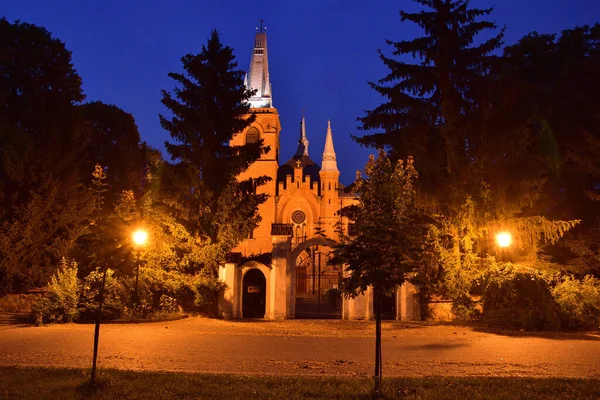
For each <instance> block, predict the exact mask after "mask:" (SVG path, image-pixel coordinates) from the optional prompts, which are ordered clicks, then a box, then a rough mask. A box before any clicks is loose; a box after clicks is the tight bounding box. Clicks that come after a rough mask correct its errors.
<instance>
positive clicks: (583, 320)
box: [552, 275, 600, 329]
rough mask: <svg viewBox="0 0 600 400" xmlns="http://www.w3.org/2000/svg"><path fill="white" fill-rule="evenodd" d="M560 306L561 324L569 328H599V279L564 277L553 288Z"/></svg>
mask: <svg viewBox="0 0 600 400" xmlns="http://www.w3.org/2000/svg"><path fill="white" fill-rule="evenodd" d="M552 294H553V295H554V299H555V300H556V302H557V303H558V305H559V306H560V311H561V315H562V317H563V326H564V327H565V328H570V329H600V280H599V279H597V278H594V277H592V276H589V275H588V276H586V277H585V278H584V279H583V280H577V279H574V278H573V277H569V276H568V277H566V278H565V279H564V280H563V281H562V282H561V283H559V284H558V285H557V286H556V287H555V288H554V289H553V290H552Z"/></svg>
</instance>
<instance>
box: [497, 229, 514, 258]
mask: <svg viewBox="0 0 600 400" xmlns="http://www.w3.org/2000/svg"><path fill="white" fill-rule="evenodd" d="M496 244H497V245H498V248H499V251H498V255H499V256H500V260H501V261H510V256H509V254H508V248H509V247H510V246H511V245H512V235H511V234H510V232H508V231H503V232H498V233H497V234H496Z"/></svg>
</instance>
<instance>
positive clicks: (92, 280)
mask: <svg viewBox="0 0 600 400" xmlns="http://www.w3.org/2000/svg"><path fill="white" fill-rule="evenodd" d="M102 274H103V272H102V271H100V270H99V269H96V270H95V271H92V272H91V273H90V274H89V275H88V276H86V277H85V281H84V285H83V294H82V296H81V302H80V303H79V308H80V312H81V317H82V319H85V320H93V319H95V318H96V314H97V312H98V311H97V310H98V304H99V301H100V287H101V285H102ZM129 296H130V293H129V291H127V290H125V288H124V287H123V285H122V284H121V283H120V282H119V281H117V279H115V277H114V271H113V270H111V269H110V268H109V269H108V271H107V272H106V282H105V285H104V303H103V305H102V319H108V320H112V319H118V318H120V317H121V314H122V313H123V309H124V308H125V305H126V304H129V303H128V302H129Z"/></svg>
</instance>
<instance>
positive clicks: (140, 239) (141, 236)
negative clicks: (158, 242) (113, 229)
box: [133, 229, 148, 246]
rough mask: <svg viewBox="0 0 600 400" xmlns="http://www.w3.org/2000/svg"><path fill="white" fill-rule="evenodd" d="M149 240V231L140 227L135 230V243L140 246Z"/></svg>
mask: <svg viewBox="0 0 600 400" xmlns="http://www.w3.org/2000/svg"><path fill="white" fill-rule="evenodd" d="M147 241H148V232H146V231H144V230H142V229H138V230H137V231H135V232H133V242H134V243H135V244H137V245H138V246H143V245H145V244H146V242H147Z"/></svg>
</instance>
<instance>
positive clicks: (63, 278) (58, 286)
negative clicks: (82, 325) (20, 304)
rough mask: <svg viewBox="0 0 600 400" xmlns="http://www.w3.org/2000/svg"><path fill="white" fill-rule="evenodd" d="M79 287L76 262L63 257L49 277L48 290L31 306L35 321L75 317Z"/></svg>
mask: <svg viewBox="0 0 600 400" xmlns="http://www.w3.org/2000/svg"><path fill="white" fill-rule="evenodd" d="M79 288H80V286H79V281H78V279H77V263H76V262H75V261H70V262H69V261H67V260H66V259H65V258H63V259H62V260H61V266H60V268H59V269H58V271H56V273H55V274H54V276H52V278H51V279H50V283H49V284H48V292H47V293H46V295H45V296H44V297H43V298H42V299H41V300H40V301H39V302H38V303H37V304H36V305H35V306H34V308H33V311H32V313H33V317H34V320H35V323H36V324H37V325H41V324H47V323H53V322H63V323H64V322H72V321H74V320H75V319H77V317H78V315H79V312H78V310H77V303H78V300H79Z"/></svg>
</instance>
